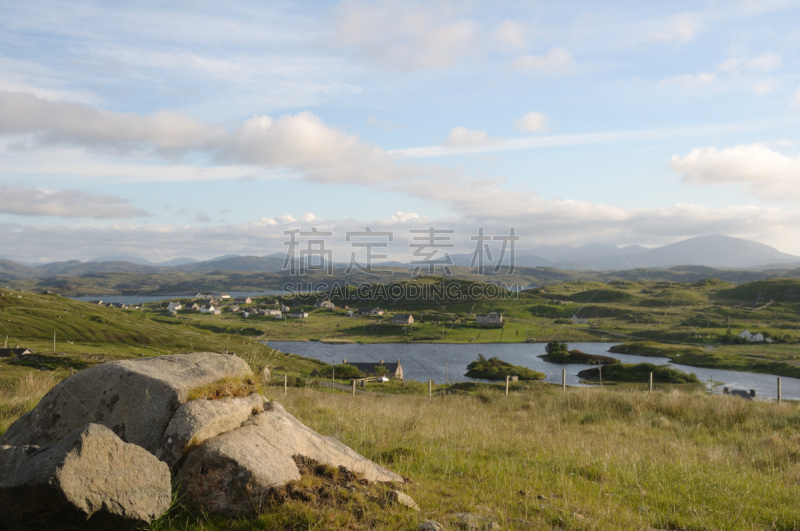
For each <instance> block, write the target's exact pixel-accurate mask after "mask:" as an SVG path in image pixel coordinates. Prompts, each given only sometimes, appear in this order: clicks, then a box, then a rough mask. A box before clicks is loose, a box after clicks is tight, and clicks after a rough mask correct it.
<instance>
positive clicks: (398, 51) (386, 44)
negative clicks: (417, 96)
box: [331, 0, 480, 70]
mask: <svg viewBox="0 0 800 531" xmlns="http://www.w3.org/2000/svg"><path fill="white" fill-rule="evenodd" d="M459 11H460V9H459V8H457V7H454V6H453V5H451V4H448V3H446V2H442V3H438V4H435V5H431V4H430V3H429V4H422V3H418V2H364V1H360V0H347V1H344V2H340V3H339V4H338V5H337V6H336V7H335V8H334V10H333V13H334V30H333V33H332V35H331V43H332V44H334V45H335V46H339V47H343V48H349V49H353V50H356V51H357V53H359V54H360V55H361V56H362V57H363V58H364V59H367V60H368V61H373V60H374V61H376V62H378V63H381V64H384V65H386V66H389V67H391V68H397V69H401V70H414V69H424V68H442V67H448V66H451V65H453V64H454V63H455V62H456V61H458V60H460V59H462V58H464V57H470V56H472V55H473V54H475V53H476V52H478V51H479V50H480V47H479V46H478V41H479V30H480V24H478V23H477V22H476V21H474V20H469V19H464V18H458V17H459V14H460V13H459Z"/></svg>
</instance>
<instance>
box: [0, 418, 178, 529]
mask: <svg viewBox="0 0 800 531" xmlns="http://www.w3.org/2000/svg"><path fill="white" fill-rule="evenodd" d="M171 498H172V492H171V488H170V473H169V468H168V467H167V465H166V464H165V463H162V462H161V461H159V460H158V459H156V458H155V456H153V455H152V454H150V453H149V452H148V451H146V450H145V449H143V448H141V447H139V446H136V445H134V444H128V443H125V442H123V441H122V440H120V438H119V437H117V436H116V435H115V434H114V432H112V431H111V430H110V429H108V428H106V427H104V426H101V425H99V424H89V425H87V426H84V427H83V428H79V429H77V430H75V431H73V432H72V433H70V434H68V435H67V436H66V437H65V438H64V439H63V440H62V441H60V442H59V443H58V444H56V445H54V446H50V447H47V448H40V447H37V446H16V447H14V446H0V528H3V527H4V526H5V528H6V529H8V530H9V531H22V530H27V529H70V530H84V529H85V530H117V529H132V528H134V527H136V526H138V525H140V524H149V523H150V522H152V521H153V520H154V519H156V518H158V517H159V516H161V515H162V514H163V513H164V512H165V511H166V510H167V509H168V508H169V504H170V500H171Z"/></svg>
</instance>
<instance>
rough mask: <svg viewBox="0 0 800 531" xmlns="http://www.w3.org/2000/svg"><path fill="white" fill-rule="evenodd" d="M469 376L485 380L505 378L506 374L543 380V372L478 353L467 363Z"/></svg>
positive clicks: (526, 378)
mask: <svg viewBox="0 0 800 531" xmlns="http://www.w3.org/2000/svg"><path fill="white" fill-rule="evenodd" d="M464 376H469V377H470V378H483V379H485V380H505V379H506V376H518V377H519V379H520V380H543V379H544V378H545V376H546V375H545V374H544V373H541V372H538V371H534V370H531V369H529V368H527V367H521V366H519V365H511V364H510V363H508V362H507V361H503V360H501V359H499V358H489V359H488V360H487V359H486V358H485V357H484V356H483V354H478V359H477V360H476V361H473V362H472V363H470V364H469V365H467V373H466V374H465V375H464Z"/></svg>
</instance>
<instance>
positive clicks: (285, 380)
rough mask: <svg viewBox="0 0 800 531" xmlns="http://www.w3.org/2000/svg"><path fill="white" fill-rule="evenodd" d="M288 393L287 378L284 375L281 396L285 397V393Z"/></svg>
mask: <svg viewBox="0 0 800 531" xmlns="http://www.w3.org/2000/svg"><path fill="white" fill-rule="evenodd" d="M288 392H289V377H288V376H286V375H285V374H284V375H283V396H286V393H288Z"/></svg>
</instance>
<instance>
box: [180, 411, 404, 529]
mask: <svg viewBox="0 0 800 531" xmlns="http://www.w3.org/2000/svg"><path fill="white" fill-rule="evenodd" d="M265 408H266V410H265V411H264V412H263V413H259V414H258V415H255V416H253V417H252V418H251V419H250V420H248V421H247V422H245V423H244V424H243V425H242V426H241V427H240V428H237V429H235V430H233V431H230V432H227V433H224V434H222V435H219V436H218V437H214V438H213V439H210V440H208V441H206V442H205V443H204V444H203V445H202V446H200V447H199V448H197V449H196V450H194V451H192V452H191V453H190V454H189V455H188V456H187V457H186V460H185V461H184V463H183V465H182V466H181V468H180V471H179V473H178V476H177V478H176V479H177V481H178V482H179V483H180V487H181V491H182V494H183V503H184V505H185V506H186V507H187V508H188V509H189V510H190V511H193V512H197V513H200V512H208V513H217V514H223V515H227V516H237V517H238V516H251V515H253V514H255V513H256V512H258V510H259V508H260V507H261V506H262V505H263V504H264V503H265V501H266V499H267V496H268V495H269V493H270V491H271V490H272V489H276V488H280V487H283V486H285V485H286V484H287V483H289V482H290V481H295V480H299V479H300V471H299V469H298V467H297V464H296V463H295V458H300V457H304V458H307V459H312V460H314V461H317V462H319V463H324V464H326V465H330V466H333V467H343V468H345V469H347V470H349V471H350V472H354V473H356V474H358V475H359V476H360V477H362V478H364V479H366V480H368V481H378V482H403V481H404V480H403V478H402V477H400V476H398V475H397V474H395V473H393V472H390V471H389V470H387V469H385V468H383V467H382V466H379V465H377V464H375V463H373V462H372V461H370V460H369V459H367V458H365V457H364V456H362V455H360V454H358V453H357V452H355V451H353V450H352V449H351V448H349V447H348V446H347V445H345V444H343V443H342V442H340V441H337V440H336V439H333V438H331V437H325V436H323V435H320V434H319V433H317V432H315V431H314V430H312V429H310V428H308V427H307V426H305V425H303V424H302V423H301V422H300V421H298V420H297V419H296V418H294V417H293V416H292V415H290V414H289V413H287V412H286V410H285V409H284V408H283V407H282V406H280V405H279V404H276V403H275V402H269V403H267V404H265Z"/></svg>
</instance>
